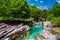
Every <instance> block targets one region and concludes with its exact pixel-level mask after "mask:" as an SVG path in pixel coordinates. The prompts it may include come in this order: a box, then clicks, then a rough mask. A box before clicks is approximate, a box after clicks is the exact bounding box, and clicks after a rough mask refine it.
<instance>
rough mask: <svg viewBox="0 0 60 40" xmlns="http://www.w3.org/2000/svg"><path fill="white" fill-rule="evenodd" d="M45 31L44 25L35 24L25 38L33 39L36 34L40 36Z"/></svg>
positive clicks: (27, 39)
mask: <svg viewBox="0 0 60 40" xmlns="http://www.w3.org/2000/svg"><path fill="white" fill-rule="evenodd" d="M42 31H43V27H42V25H39V26H34V27H32V28H31V29H30V34H29V36H28V37H27V38H26V39H25V40H33V39H34V38H35V37H36V36H38V35H39V34H40V33H41V32H42Z"/></svg>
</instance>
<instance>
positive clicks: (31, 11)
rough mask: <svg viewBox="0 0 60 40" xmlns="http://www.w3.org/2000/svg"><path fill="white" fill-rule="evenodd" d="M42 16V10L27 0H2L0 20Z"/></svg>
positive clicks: (0, 3) (0, 2)
mask: <svg viewBox="0 0 60 40" xmlns="http://www.w3.org/2000/svg"><path fill="white" fill-rule="evenodd" d="M30 17H33V18H34V17H36V18H39V17H40V10H39V9H38V8H37V7H36V6H34V5H32V6H30V5H28V4H27V0H0V20H19V19H20V18H24V19H25V18H30ZM18 18H19V19H18Z"/></svg>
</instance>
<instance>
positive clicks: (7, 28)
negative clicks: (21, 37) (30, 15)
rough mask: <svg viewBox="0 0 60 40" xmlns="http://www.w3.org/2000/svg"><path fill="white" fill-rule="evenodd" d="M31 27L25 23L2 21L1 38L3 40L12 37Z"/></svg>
mask: <svg viewBox="0 0 60 40" xmlns="http://www.w3.org/2000/svg"><path fill="white" fill-rule="evenodd" d="M29 29H30V27H29V25H23V23H21V24H18V25H9V24H5V23H0V39H1V40H3V38H6V37H10V36H11V35H14V34H16V33H17V34H21V33H23V32H24V31H26V30H29ZM16 36H17V35H16Z"/></svg>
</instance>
